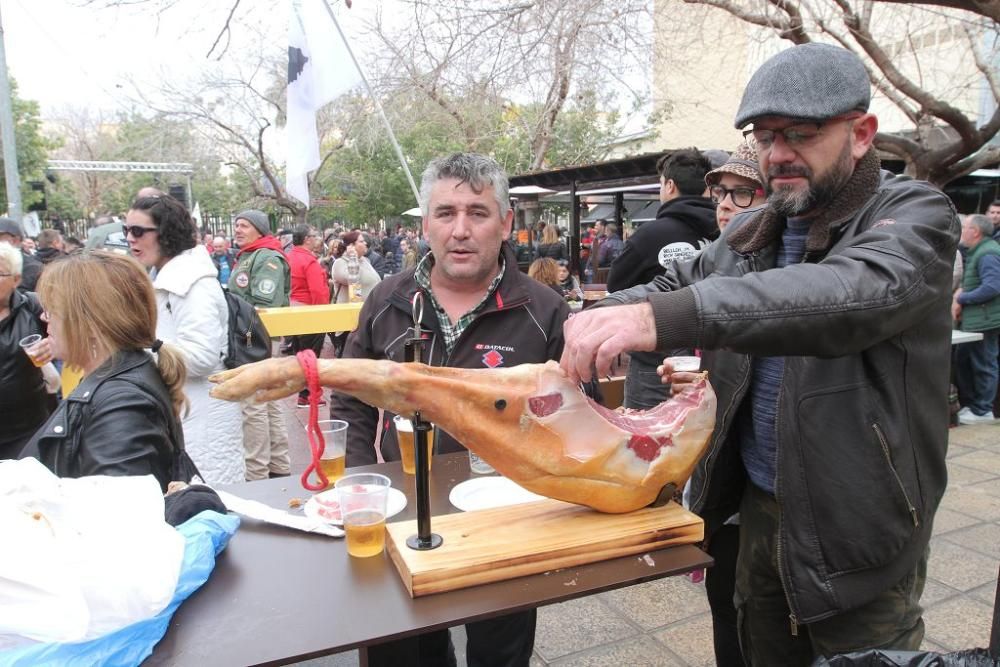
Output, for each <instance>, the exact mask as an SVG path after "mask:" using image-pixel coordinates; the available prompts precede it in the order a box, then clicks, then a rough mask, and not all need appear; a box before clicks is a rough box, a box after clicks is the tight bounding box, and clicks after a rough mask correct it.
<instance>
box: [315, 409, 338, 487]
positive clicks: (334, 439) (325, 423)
mask: <svg viewBox="0 0 1000 667" xmlns="http://www.w3.org/2000/svg"><path fill="white" fill-rule="evenodd" d="M317 423H318V424H319V430H320V432H321V433H322V434H323V442H324V443H325V445H324V447H323V455H322V456H320V458H319V468H320V470H322V471H323V474H324V475H326V478H327V480H329V485H328V486H333V483H334V482H336V481H337V480H338V479H340V478H341V477H343V476H344V462H345V460H346V458H347V422H345V421H343V420H341V419H321V420H319V421H318V422H317ZM307 430H308V427H307Z"/></svg>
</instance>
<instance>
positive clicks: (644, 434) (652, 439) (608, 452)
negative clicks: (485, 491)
mask: <svg viewBox="0 0 1000 667" xmlns="http://www.w3.org/2000/svg"><path fill="white" fill-rule="evenodd" d="M317 363H318V368H319V376H320V378H319V379H320V384H322V385H323V386H326V387H331V388H333V389H335V390H337V391H341V392H344V393H346V394H350V395H351V396H354V397H356V398H358V399H360V400H362V401H364V402H365V403H368V404H369V405H374V406H378V407H381V408H385V409H386V410H391V411H392V412H394V413H396V414H401V415H408V414H413V412H414V411H418V410H419V411H420V414H421V416H422V417H423V418H424V419H427V420H428V421H431V422H434V423H435V424H437V425H438V426H440V427H441V428H443V429H444V430H445V431H447V432H448V433H450V434H451V435H453V436H454V437H455V438H456V439H457V440H458V441H459V442H461V443H463V444H464V445H465V446H466V447H468V448H469V449H471V450H473V451H474V452H476V453H477V454H479V455H480V456H482V457H483V458H484V459H486V460H487V461H488V462H489V463H490V465H492V466H493V467H494V468H496V470H497V471H498V472H500V473H501V474H502V475H504V476H506V477H509V478H510V479H512V480H514V481H515V482H517V483H518V484H520V485H521V486H523V487H524V488H526V489H529V490H531V491H534V492H535V493H539V494H541V495H544V496H548V497H550V498H555V499H557V500H565V501H568V502H572V503H578V504H581V505H587V506H590V507H593V508H594V509H597V510H600V511H602V512H630V511H632V510H636V509H639V508H641V507H645V506H646V505H648V504H650V503H651V502H653V500H655V499H656V497H657V495H658V494H659V493H660V490H661V489H662V488H663V487H664V486H665V485H667V484H668V483H671V482H672V483H674V484H676V485H677V486H678V488H679V487H680V486H682V485H683V484H684V482H685V481H686V480H687V479H688V477H690V476H691V473H692V471H693V470H694V466H695V464H696V463H697V462H698V459H699V458H701V455H702V453H703V452H704V450H705V447H706V446H707V444H708V440H709V437H710V436H711V433H712V429H713V428H714V426H715V392H714V391H712V387H711V385H709V383H708V381H707V380H706V379H704V378H702V379H699V380H697V381H695V382H694V383H692V384H691V385H689V386H688V387H686V388H685V389H684V390H683V391H682V392H681V393H679V394H677V395H676V396H675V397H673V398H672V399H670V400H668V401H667V402H665V403H662V404H661V405H659V406H658V407H656V408H653V409H651V410H647V411H644V412H641V411H625V412H615V411H612V410H608V409H607V408H604V407H602V406H600V405H598V404H596V403H595V402H594V401H592V400H590V399H589V398H587V396H585V395H584V394H583V392H581V391H580V389H579V388H578V387H577V386H576V385H574V384H572V383H571V382H570V381H569V380H568V379H567V378H566V376H565V375H564V374H563V372H562V371H561V370H560V368H559V365H558V364H557V363H556V362H554V361H550V362H548V363H546V364H523V365H521V366H516V367H513V368H500V369H475V370H470V369H461V368H440V367H431V366H425V365H423V364H400V363H396V362H393V361H374V360H370V359H319V360H318V362H317ZM210 379H211V381H212V382H215V383H218V384H217V386H216V387H214V388H213V389H212V396H214V397H216V398H222V399H227V400H232V401H235V400H242V399H244V398H248V397H251V396H254V397H255V398H256V400H258V401H270V400H275V399H278V398H283V397H285V396H290V395H291V394H293V393H295V392H297V391H299V390H300V389H302V388H303V387H304V386H305V380H304V376H303V374H302V369H301V368H300V366H299V363H298V361H297V360H296V359H295V358H287V359H268V360H265V361H261V362H258V363H256V364H248V365H246V366H241V367H239V368H235V369H233V370H229V371H224V372H222V373H219V374H217V375H214V376H212V377H211V378H210Z"/></svg>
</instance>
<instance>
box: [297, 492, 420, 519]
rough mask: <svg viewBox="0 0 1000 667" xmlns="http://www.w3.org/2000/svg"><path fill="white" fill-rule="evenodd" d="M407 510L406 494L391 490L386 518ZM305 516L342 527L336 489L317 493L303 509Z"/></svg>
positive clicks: (387, 500)
mask: <svg viewBox="0 0 1000 667" xmlns="http://www.w3.org/2000/svg"><path fill="white" fill-rule="evenodd" d="M405 508H406V494H404V493H403V492H402V491H400V490H399V489H394V488H392V487H390V488H389V497H388V498H387V499H386V513H385V518H386V519H388V518H390V517H393V516H396V515H397V514H399V513H400V512H402V511H403V510H404V509H405ZM302 509H303V511H304V512H305V515H306V516H307V517H309V518H310V519H315V520H317V521H322V522H323V523H329V524H332V525H334V526H341V525H343V523H344V520H343V517H341V516H340V498H339V497H338V496H337V490H336V489H328V490H326V491H324V492H323V493H317V494H316V495H315V496H313V497H312V498H310V499H309V500H307V501H306V506H305V507H304V508H302Z"/></svg>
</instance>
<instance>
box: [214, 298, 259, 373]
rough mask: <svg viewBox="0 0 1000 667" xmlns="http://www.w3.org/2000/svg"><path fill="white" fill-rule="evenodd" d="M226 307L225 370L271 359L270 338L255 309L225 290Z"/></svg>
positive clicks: (247, 302) (244, 300)
mask: <svg viewBox="0 0 1000 667" xmlns="http://www.w3.org/2000/svg"><path fill="white" fill-rule="evenodd" d="M222 292H223V294H225V295H226V307H227V308H229V351H228V352H227V353H226V358H225V359H223V360H222V363H223V364H224V365H225V366H226V368H236V367H237V366H242V365H243V364H252V363H253V362H255V361H263V360H264V359H269V358H270V357H271V336H270V335H268V333H267V329H265V328H264V323H263V322H261V321H260V316H259V315H258V314H257V309H256V308H254V307H253V305H251V304H250V302H249V301H247V300H246V299H244V298H243V297H241V296H237V295H236V294H233V293H232V292H230V291H229V290H227V289H224V290H222Z"/></svg>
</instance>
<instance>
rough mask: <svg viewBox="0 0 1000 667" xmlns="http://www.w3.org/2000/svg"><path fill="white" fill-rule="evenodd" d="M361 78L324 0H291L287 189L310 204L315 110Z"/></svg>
mask: <svg viewBox="0 0 1000 667" xmlns="http://www.w3.org/2000/svg"><path fill="white" fill-rule="evenodd" d="M359 83H361V74H360V73H359V72H358V70H357V68H356V67H355V66H354V61H353V60H352V59H351V55H350V53H349V52H348V50H347V45H346V44H344V41H343V39H341V37H340V32H339V31H338V30H337V27H336V26H335V25H334V22H333V20H332V19H331V17H330V15H329V14H327V11H326V7H324V0H292V11H291V15H290V20H289V25H288V119H287V122H286V124H285V130H286V132H287V133H288V134H287V138H288V141H287V147H288V148H287V150H288V162H287V164H286V167H285V189H286V190H287V191H288V194H290V195H292V196H293V197H295V198H296V199H298V200H299V201H301V202H303V203H304V204H305V205H306V206H309V186H308V181H307V180H306V176H307V174H308V173H309V172H310V171H313V170H314V169H316V168H317V167H319V162H320V158H319V137H318V135H317V133H316V112H317V111H318V110H319V109H320V108H321V107H322V106H323V105H324V104H327V103H328V102H330V101H331V100H333V99H334V98H336V97H337V96H339V95H341V94H343V93H345V92H347V91H348V90H350V89H351V88H353V87H354V86H356V85H358V84H359Z"/></svg>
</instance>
